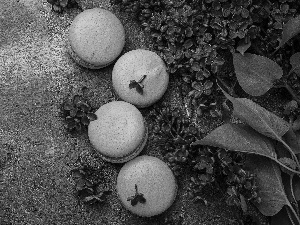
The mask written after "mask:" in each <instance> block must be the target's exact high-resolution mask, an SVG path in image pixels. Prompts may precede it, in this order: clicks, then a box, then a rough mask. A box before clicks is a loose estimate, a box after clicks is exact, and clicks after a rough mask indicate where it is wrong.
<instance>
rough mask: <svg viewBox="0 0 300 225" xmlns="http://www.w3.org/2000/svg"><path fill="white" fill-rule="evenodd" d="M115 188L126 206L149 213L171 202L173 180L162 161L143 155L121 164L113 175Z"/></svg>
mask: <svg viewBox="0 0 300 225" xmlns="http://www.w3.org/2000/svg"><path fill="white" fill-rule="evenodd" d="M117 192H118V196H119V198H120V200H121V202H122V204H123V205H124V207H125V208H126V209H128V210H129V211H131V212H132V213H134V214H137V215H139V216H144V217H151V216H155V215H158V214H160V213H162V212H164V211H165V210H166V209H168V208H169V207H170V206H171V205H172V203H173V202H174V200H175V198H176V194H177V184H176V180H175V177H174V174H173V172H172V171H171V169H170V168H169V167H168V165H167V164H166V163H165V162H163V161H162V160H160V159H158V158H156V157H152V156H146V155H144V156H138V157H136V158H135V159H133V160H131V161H129V162H127V163H126V164H125V165H124V166H123V167H122V168H121V170H120V172H119V174H118V177H117Z"/></svg>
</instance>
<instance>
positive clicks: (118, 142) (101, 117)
mask: <svg viewBox="0 0 300 225" xmlns="http://www.w3.org/2000/svg"><path fill="white" fill-rule="evenodd" d="M95 114H96V115H97V120H94V121H92V122H90V124H89V126H88V136H89V139H90V142H91V143H92V145H93V146H94V147H95V149H96V150H98V151H99V152H100V153H101V154H103V155H104V156H107V157H112V158H114V157H115V158H120V157H124V156H128V155H129V154H131V153H133V152H134V151H135V150H136V148H138V147H140V144H141V143H143V141H145V140H144V139H145V132H146V128H145V123H144V119H143V116H142V114H141V113H140V111H139V110H138V109H137V108H136V107H135V106H133V105H131V104H129V103H127V102H123V101H114V102H110V103H107V104H105V105H103V106H101V107H100V108H99V109H98V110H97V111H96V112H95ZM142 147H143V146H142Z"/></svg>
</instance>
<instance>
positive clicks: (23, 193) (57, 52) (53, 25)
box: [0, 0, 235, 225]
mask: <svg viewBox="0 0 300 225" xmlns="http://www.w3.org/2000/svg"><path fill="white" fill-rule="evenodd" d="M80 3H81V5H82V6H83V8H84V9H87V8H93V7H104V8H106V9H110V10H112V11H113V12H115V13H116V14H117V15H118V17H119V18H120V19H121V21H122V22H123V24H124V27H125V30H126V36H127V39H126V47H125V49H124V52H126V51H129V50H132V49H136V48H146V47H145V46H146V45H145V38H144V36H143V33H142V32H141V31H140V30H139V29H138V26H136V25H135V24H134V23H133V22H132V21H131V20H130V19H129V18H126V17H125V16H124V15H122V14H120V13H119V12H117V10H115V9H113V8H112V7H111V6H110V4H109V2H108V1H106V0H104V1H100V0H99V1H96V0H94V1H90V0H85V1H80ZM78 13H79V11H78V10H76V9H72V10H68V11H66V12H65V13H63V14H57V13H54V12H51V6H50V5H49V4H48V3H47V2H46V1H45V0H43V1H41V0H20V1H17V0H1V1H0V106H1V107H0V190H1V192H0V201H1V202H0V224H1V225H5V224H16V225H23V224H24V225H31V224H32V225H39V224H44V225H48V224H57V225H59V224H64V225H67V224H82V225H90V224H110V225H112V224H115V225H121V224H122V225H125V224H140V225H142V224H161V222H159V219H160V218H161V217H162V216H160V217H155V218H152V219H143V218H139V217H137V216H134V215H132V214H130V213H129V212H127V211H126V210H125V209H124V208H123V207H122V206H121V203H120V202H119V200H118V198H117V195H116V192H115V180H116V176H117V173H118V171H119V169H120V166H116V165H112V164H108V163H104V162H103V161H102V160H101V159H99V158H98V157H97V156H96V155H95V154H94V153H93V151H92V150H93V149H92V146H91V145H90V143H89V141H88V139H87V136H86V135H80V136H78V137H72V136H71V135H69V134H68V133H67V132H66V131H65V129H64V122H63V119H62V118H61V117H60V105H61V103H62V101H63V100H64V99H65V98H66V97H68V95H69V94H71V95H74V94H75V93H77V92H78V91H79V90H80V89H81V87H83V86H87V87H89V88H91V89H92V90H94V91H95V93H96V95H95V96H96V97H95V98H94V99H93V104H94V105H95V106H98V107H99V106H101V105H102V104H104V103H105V102H106V101H108V100H109V99H111V98H112V93H111V91H110V74H111V70H112V67H113V65H112V66H110V67H107V68H105V69H101V70H96V71H91V70H87V69H84V68H81V67H79V66H78V65H76V64H75V63H74V62H73V61H72V60H71V59H70V58H69V56H68V54H67V53H66V46H65V41H66V37H67V31H68V27H69V25H70V23H71V21H72V19H73V18H74V17H75V16H76V15H77V14H78ZM178 98H179V96H178V95H177V94H176V88H175V87H174V85H171V86H170V90H169V91H168V94H167V95H166V97H165V99H166V100H167V101H174V99H175V101H174V102H176V99H177V100H178ZM172 99H173V100H172ZM143 154H149V155H154V156H158V157H160V154H159V153H158V152H155V151H154V150H152V149H151V142H150V143H149V144H148V146H147V148H146V150H145V151H143ZM79 155H81V156H82V158H84V159H85V160H86V162H87V163H89V164H90V165H92V166H94V167H101V166H102V165H105V167H104V169H103V170H104V174H105V180H106V183H107V186H108V187H109V188H111V189H112V190H113V193H112V194H111V195H110V196H109V197H108V201H107V202H106V203H105V204H104V205H99V206H96V207H86V206H84V205H82V204H80V203H79V204H78V201H77V199H76V198H75V197H74V189H73V188H74V182H73V181H72V179H71V177H70V173H69V172H70V170H71V169H73V168H74V164H75V162H76V159H77V158H78V156H79ZM185 183H186V182H185V181H182V182H180V183H179V189H180V191H179V194H178V198H177V200H176V202H175V203H174V205H173V206H172V207H171V208H170V209H169V210H168V211H167V212H166V213H165V214H163V216H164V215H170V216H171V215H179V214H181V215H183V217H184V220H185V221H186V224H189V225H192V224H229V222H230V219H233V218H235V212H234V210H233V209H230V208H228V207H226V205H225V203H224V201H223V200H222V199H220V197H219V196H218V195H216V196H215V199H212V200H214V202H212V203H213V204H210V205H209V206H204V205H202V204H198V205H195V204H193V203H191V202H190V201H189V200H188V199H187V196H186V185H185Z"/></svg>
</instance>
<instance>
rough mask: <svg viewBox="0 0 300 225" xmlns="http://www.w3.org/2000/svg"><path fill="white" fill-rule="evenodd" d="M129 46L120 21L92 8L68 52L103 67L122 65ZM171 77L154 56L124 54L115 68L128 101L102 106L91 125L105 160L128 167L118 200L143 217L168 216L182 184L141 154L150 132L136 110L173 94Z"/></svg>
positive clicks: (73, 32)
mask: <svg viewBox="0 0 300 225" xmlns="http://www.w3.org/2000/svg"><path fill="white" fill-rule="evenodd" d="M124 44H125V31H124V27H123V25H122V24H121V22H120V20H119V19H118V18H117V17H116V16H115V15H114V14H113V13H111V12H110V11H108V10H105V9H102V8H94V9H88V10H85V11H83V12H82V13H80V14H79V15H77V16H76V17H75V19H74V21H73V22H72V24H71V26H70V30H69V37H68V51H69V54H70V56H71V57H72V58H73V59H74V61H75V62H76V63H78V64H79V65H81V66H83V67H86V68H89V69H100V68H103V67H105V66H107V65H110V64H111V63H113V62H114V61H116V59H117V57H118V56H119V55H120V54H121V52H122V49H123V47H124ZM168 83H169V74H168V73H167V69H166V65H165V63H164V62H163V60H162V59H161V58H160V57H159V56H158V55H157V54H156V53H154V52H151V51H148V50H143V49H137V50H133V51H130V52H127V53H126V54H124V55H123V56H121V57H120V58H119V59H118V60H117V62H116V63H115V65H114V68H113V72H112V84H113V88H114V90H115V92H116V94H117V95H118V96H119V97H120V98H121V99H122V100H124V101H114V102H110V103H107V104H105V105H103V106H101V107H100V108H99V109H98V110H97V111H96V112H95V114H96V115H97V119H96V120H94V121H91V122H90V124H89V126H88V136H89V139H90V142H91V144H92V145H93V147H94V148H95V149H96V150H97V151H98V152H99V154H100V155H101V157H102V158H103V159H104V160H106V161H108V162H112V163H125V162H126V164H125V165H124V166H123V167H122V169H121V171H120V173H119V175H118V178H117V192H118V196H119V198H120V200H121V202H122V204H123V205H124V207H125V208H127V209H128V210H129V211H131V212H133V213H135V214H137V215H139V216H146V217H149V216H154V215H157V214H160V213H162V212H163V211H165V210H166V209H167V208H169V207H170V206H171V204H172V203H173V201H174V199H175V197H176V193H177V185H176V180H175V177H174V175H173V173H172V171H171V170H170V168H169V167H168V166H167V164H165V163H164V162H163V161H161V160H160V159H158V158H155V157H151V156H139V157H136V156H138V155H139V154H140V152H141V151H142V150H143V148H144V147H145V145H146V142H147V138H148V129H147V125H146V123H145V120H144V118H143V116H142V114H141V113H140V111H139V110H138V109H137V108H136V107H138V108H144V107H148V106H151V105H152V104H154V103H155V102H157V101H158V100H159V99H160V98H161V97H162V96H163V95H164V93H165V91H166V90H167V86H168Z"/></svg>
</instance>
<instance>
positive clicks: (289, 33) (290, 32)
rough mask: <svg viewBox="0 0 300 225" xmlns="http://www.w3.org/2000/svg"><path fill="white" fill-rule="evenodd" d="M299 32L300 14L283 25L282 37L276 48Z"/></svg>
mask: <svg viewBox="0 0 300 225" xmlns="http://www.w3.org/2000/svg"><path fill="white" fill-rule="evenodd" d="M299 32H300V16H297V17H295V18H292V19H290V20H289V21H288V22H287V23H286V24H284V25H283V30H282V39H281V41H280V43H279V46H278V48H281V47H282V46H283V45H284V44H285V43H286V42H288V41H289V40H290V39H291V38H293V37H294V36H295V35H297V34H298V33H299Z"/></svg>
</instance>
